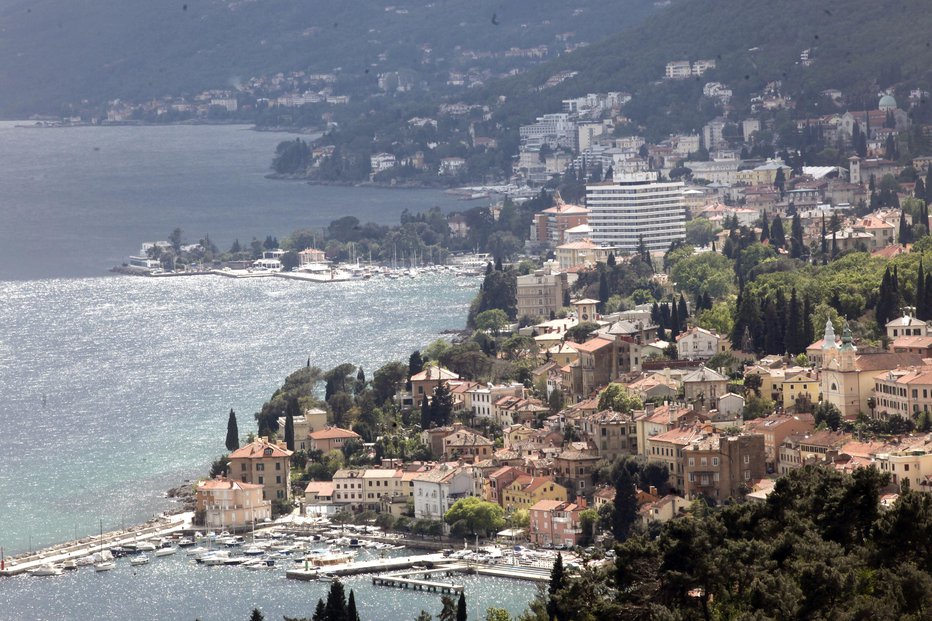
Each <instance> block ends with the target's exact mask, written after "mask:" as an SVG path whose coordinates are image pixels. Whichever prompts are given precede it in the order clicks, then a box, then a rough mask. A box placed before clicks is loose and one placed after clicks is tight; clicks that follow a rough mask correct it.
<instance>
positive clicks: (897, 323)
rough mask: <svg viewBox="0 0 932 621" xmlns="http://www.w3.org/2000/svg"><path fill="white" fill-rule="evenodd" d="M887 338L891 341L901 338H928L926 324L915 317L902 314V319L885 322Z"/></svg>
mask: <svg viewBox="0 0 932 621" xmlns="http://www.w3.org/2000/svg"><path fill="white" fill-rule="evenodd" d="M886 327H887V338H889V339H890V340H891V341H892V340H895V339H897V338H898V337H901V336H928V334H929V326H928V324H927V323H926V322H925V321H923V320H921V319H916V318H915V317H910V316H909V315H908V314H907V313H903V316H902V317H897V318H896V319H891V320H890V321H888V322H887V326H886Z"/></svg>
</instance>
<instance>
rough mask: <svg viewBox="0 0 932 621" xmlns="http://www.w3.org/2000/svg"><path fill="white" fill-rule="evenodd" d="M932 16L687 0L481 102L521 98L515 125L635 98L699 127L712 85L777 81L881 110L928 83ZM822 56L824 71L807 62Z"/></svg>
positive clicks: (638, 112)
mask: <svg viewBox="0 0 932 621" xmlns="http://www.w3.org/2000/svg"><path fill="white" fill-rule="evenodd" d="M930 30H932V11H930V10H929V5H928V3H926V2H922V1H921V0H904V1H902V2H895V3H894V2H873V1H870V0H825V1H823V2H818V3H800V2H793V1H792V0H682V1H681V2H676V3H674V4H672V5H669V6H667V7H666V8H664V9H663V10H661V11H658V12H657V13H655V14H654V15H652V16H650V17H649V18H647V19H646V20H645V21H644V22H643V24H641V25H637V26H635V27H632V28H629V29H628V30H626V31H624V32H621V33H619V34H616V35H614V36H612V37H610V38H608V39H607V40H605V41H603V42H602V43H599V44H596V45H592V46H590V47H587V48H584V49H581V50H577V51H576V52H573V53H572V54H567V55H565V56H563V57H561V58H559V59H557V60H554V61H552V62H549V63H546V64H543V65H540V66H538V67H536V68H534V69H533V70H531V71H529V72H527V73H525V74H523V75H521V76H518V77H515V78H510V79H508V80H505V81H503V82H501V83H496V84H492V85H490V86H489V87H488V88H487V89H485V90H483V91H482V92H480V93H476V98H477V99H483V98H485V99H487V100H492V99H494V98H497V97H498V96H499V95H502V94H504V95H507V96H509V98H510V101H509V103H508V105H507V106H506V107H505V108H504V112H503V113H504V116H506V117H507V116H513V115H514V116H521V117H524V118H533V116H534V115H537V114H541V113H544V112H548V111H555V110H558V109H559V103H560V99H561V98H566V97H570V96H578V94H580V93H587V92H606V91H613V90H627V91H629V92H631V93H632V95H634V100H633V101H632V102H631V104H630V105H629V106H628V107H627V108H626V110H625V113H626V114H627V115H629V116H631V117H632V118H634V119H635V120H636V121H637V122H638V123H640V124H641V125H646V126H648V127H650V128H651V130H653V131H662V130H671V131H675V130H680V129H691V128H693V127H694V126H695V123H694V117H695V115H696V113H697V112H698V107H699V106H698V103H699V100H700V98H701V95H702V85H703V84H704V83H706V82H709V81H718V82H723V83H725V84H727V85H728V86H729V87H730V88H732V89H733V90H734V94H735V97H734V102H735V103H736V105H737V106H739V109H740V106H742V105H744V103H743V102H746V101H747V99H748V95H749V94H751V93H754V92H760V91H761V90H762V89H763V88H764V87H765V86H766V85H767V83H768V82H771V81H775V80H780V81H782V82H783V90H784V92H786V93H791V94H796V95H804V94H808V97H809V99H810V101H808V102H803V103H804V104H805V105H802V106H801V107H802V108H804V109H805V108H807V107H809V106H811V105H812V104H814V103H815V102H816V101H817V99H818V98H817V97H816V94H817V93H819V92H820V91H821V90H823V89H828V88H837V89H840V90H842V91H843V92H844V93H845V95H846V96H848V100H849V101H853V102H859V101H865V102H870V104H871V105H874V104H875V103H876V92H877V90H878V89H879V88H887V87H890V86H893V85H909V84H921V85H925V86H926V87H928V84H929V83H930V81H932V80H930V70H929V67H932V43H930V41H932V39H930V36H929V32H930ZM807 49H808V50H810V57H811V59H812V61H813V62H812V64H811V65H810V66H808V67H807V66H803V64H801V63H800V62H799V61H800V53H801V52H802V51H803V50H807ZM706 58H708V59H715V60H716V62H717V65H718V66H717V68H716V69H714V70H711V71H709V72H708V73H707V74H705V75H704V76H702V77H698V78H691V79H687V80H673V81H667V80H662V77H663V75H664V68H665V65H666V63H667V62H669V61H672V60H681V59H682V60H696V59H706ZM566 70H570V71H577V72H578V74H577V75H576V76H574V77H573V78H571V79H568V80H566V81H564V82H562V83H561V84H559V85H558V86H557V87H555V88H551V89H546V90H544V91H539V87H540V86H541V85H542V84H543V83H544V82H545V81H546V80H547V78H549V77H550V76H552V75H554V74H556V73H557V72H560V71H566Z"/></svg>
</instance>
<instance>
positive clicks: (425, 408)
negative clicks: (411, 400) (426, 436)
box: [421, 394, 433, 429]
mask: <svg viewBox="0 0 932 621" xmlns="http://www.w3.org/2000/svg"><path fill="white" fill-rule="evenodd" d="M431 422H433V417H432V416H431V413H430V400H428V398H427V395H426V394H425V395H424V397H423V398H422V399H421V429H430V424H431Z"/></svg>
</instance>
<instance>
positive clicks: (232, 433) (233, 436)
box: [226, 408, 239, 451]
mask: <svg viewBox="0 0 932 621" xmlns="http://www.w3.org/2000/svg"><path fill="white" fill-rule="evenodd" d="M226 446H227V450H228V451H235V450H236V449H238V448H239V426H238V425H237V424H236V412H234V411H233V408H230V417H229V418H227V442H226Z"/></svg>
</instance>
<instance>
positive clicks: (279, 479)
mask: <svg viewBox="0 0 932 621" xmlns="http://www.w3.org/2000/svg"><path fill="white" fill-rule="evenodd" d="M275 482H276V483H278V484H279V485H281V484H282V477H281V475H277V476H276V477H275Z"/></svg>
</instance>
